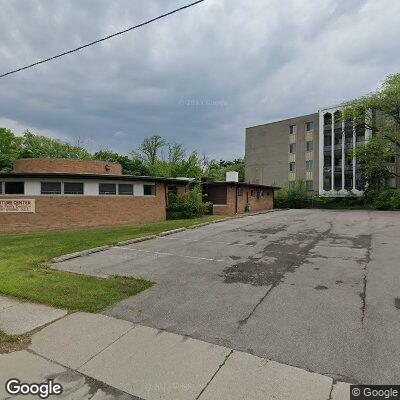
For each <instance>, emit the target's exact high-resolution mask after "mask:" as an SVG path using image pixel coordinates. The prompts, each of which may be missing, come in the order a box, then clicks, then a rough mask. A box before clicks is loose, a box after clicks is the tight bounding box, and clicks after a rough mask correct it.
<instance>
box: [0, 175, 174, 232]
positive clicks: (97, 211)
mask: <svg viewBox="0 0 400 400" xmlns="http://www.w3.org/2000/svg"><path fill="white" fill-rule="evenodd" d="M164 187H165V185H164V184H163V183H157V184H156V196H154V197H151V196H143V197H134V196H36V197H31V196H28V197H29V198H34V199H35V202H36V213H32V214H23V213H21V214H19V213H15V214H5V213H1V214H0V233H11V232H30V231H42V230H52V229H73V228H84V227H96V226H113V225H127V224H137V223H144V222H150V221H162V220H165V218H166V207H165V188H164ZM3 197H6V196H3ZM20 197H23V196H7V198H20Z"/></svg>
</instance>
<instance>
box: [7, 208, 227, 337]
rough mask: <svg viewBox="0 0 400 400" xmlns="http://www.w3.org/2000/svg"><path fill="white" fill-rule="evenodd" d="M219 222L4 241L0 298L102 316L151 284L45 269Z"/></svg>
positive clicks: (57, 233)
mask: <svg viewBox="0 0 400 400" xmlns="http://www.w3.org/2000/svg"><path fill="white" fill-rule="evenodd" d="M219 218H221V217H218V216H206V217H202V218H197V219H190V220H172V221H162V222H153V223H147V224H141V225H128V226H117V227H109V228H94V229H80V230H71V231H49V232H40V233H29V234H15V235H14V234H13V235H9V234H6V235H0V294H3V295H9V296H13V297H17V298H20V299H24V300H30V301H34V302H38V303H45V304H49V305H52V306H55V307H60V308H64V309H68V310H83V311H89V312H96V311H100V310H102V309H104V308H106V307H108V306H110V305H111V304H113V303H115V302H116V301H119V300H121V299H123V298H126V297H128V296H133V295H135V294H137V293H139V292H141V291H142V290H145V289H147V288H149V287H150V286H151V285H152V282H148V281H145V280H142V279H134V278H125V277H111V278H108V279H102V278H96V277H92V276H84V275H78V274H72V273H68V272H62V271H53V270H51V269H49V268H47V267H45V266H43V263H44V262H46V261H48V260H49V259H51V258H53V257H56V256H60V255H62V254H67V253H73V252H75V251H80V250H84V249H89V248H92V247H98V246H102V245H106V244H111V245H113V244H116V243H117V242H119V241H123V240H128V239H133V238H137V237H140V236H146V235H151V234H157V233H160V232H162V231H166V230H169V229H175V228H181V227H189V226H191V225H194V224H198V223H201V222H207V221H210V220H215V219H219ZM0 337H1V336H0Z"/></svg>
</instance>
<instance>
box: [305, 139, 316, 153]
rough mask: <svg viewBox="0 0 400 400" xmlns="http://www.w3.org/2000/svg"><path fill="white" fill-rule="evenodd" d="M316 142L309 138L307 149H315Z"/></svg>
mask: <svg viewBox="0 0 400 400" xmlns="http://www.w3.org/2000/svg"><path fill="white" fill-rule="evenodd" d="M313 149H314V142H313V141H312V140H307V142H306V151H313Z"/></svg>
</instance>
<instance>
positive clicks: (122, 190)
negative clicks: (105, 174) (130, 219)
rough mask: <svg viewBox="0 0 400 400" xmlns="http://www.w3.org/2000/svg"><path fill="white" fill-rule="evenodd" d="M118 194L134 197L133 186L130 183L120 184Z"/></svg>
mask: <svg viewBox="0 0 400 400" xmlns="http://www.w3.org/2000/svg"><path fill="white" fill-rule="evenodd" d="M118 194H120V195H124V196H133V185H132V184H130V183H120V184H119V185H118Z"/></svg>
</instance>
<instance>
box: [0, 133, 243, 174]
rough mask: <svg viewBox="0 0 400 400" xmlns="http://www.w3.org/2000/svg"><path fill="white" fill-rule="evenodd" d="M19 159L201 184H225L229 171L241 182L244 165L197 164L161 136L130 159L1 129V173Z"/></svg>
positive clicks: (192, 155) (239, 161)
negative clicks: (114, 168) (69, 162)
mask: <svg viewBox="0 0 400 400" xmlns="http://www.w3.org/2000/svg"><path fill="white" fill-rule="evenodd" d="M20 158H73V159H94V160H103V161H110V162H117V163H119V164H121V166H122V171H123V174H127V175H136V176H145V175H149V176H162V177H171V178H176V177H188V178H194V179H196V180H200V178H201V177H202V176H205V175H207V176H209V177H210V178H213V179H217V180H224V179H225V173H226V171H228V170H232V171H238V172H239V176H240V178H241V180H244V161H243V160H242V159H237V160H234V161H224V160H220V161H217V160H211V161H208V160H207V158H206V157H205V156H204V157H203V160H200V158H199V156H198V154H197V153H196V152H195V151H192V152H187V150H186V149H185V147H184V145H183V144H181V143H175V142H172V143H168V142H167V141H166V140H165V139H163V138H162V137H161V136H158V135H154V136H151V137H149V138H146V139H145V140H144V141H143V143H142V144H141V145H140V146H139V147H138V148H137V149H134V150H132V151H131V152H130V154H129V155H125V154H119V153H117V152H114V151H112V150H109V149H102V150H99V151H97V152H95V153H91V152H89V151H88V150H87V149H86V148H84V147H83V146H79V145H72V144H70V143H67V142H62V141H60V140H58V139H53V138H49V137H46V136H41V135H35V134H34V133H32V132H29V131H26V132H25V133H24V134H23V135H22V136H18V135H16V134H15V133H14V132H12V131H11V130H10V129H6V128H0V171H11V170H12V168H13V165H14V163H15V161H16V160H17V159H20Z"/></svg>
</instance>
